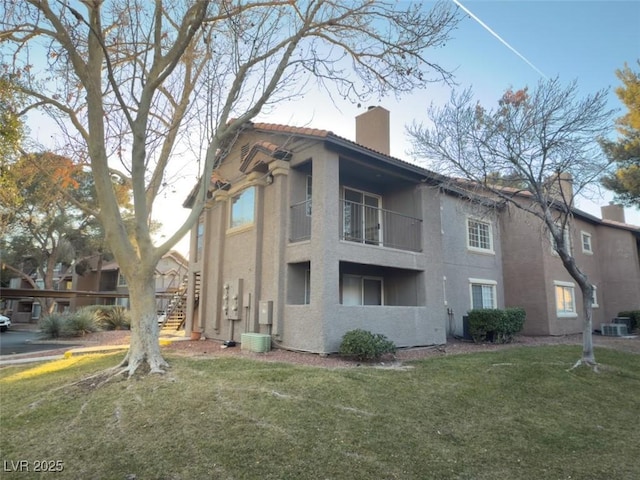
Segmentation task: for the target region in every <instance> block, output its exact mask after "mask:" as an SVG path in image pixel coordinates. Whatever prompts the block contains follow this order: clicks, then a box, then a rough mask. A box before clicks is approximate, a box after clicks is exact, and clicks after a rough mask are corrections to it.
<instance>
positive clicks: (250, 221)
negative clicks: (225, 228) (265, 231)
mask: <svg viewBox="0 0 640 480" xmlns="http://www.w3.org/2000/svg"><path fill="white" fill-rule="evenodd" d="M249 192H251V194H252V195H253V209H252V211H251V219H248V220H247V221H244V222H243V223H238V224H235V225H234V223H233V222H234V220H233V207H234V204H235V201H236V200H240V198H241V197H242V196H243V195H245V194H247V193H249ZM255 219H256V188H255V186H253V185H252V186H250V187H247V188H245V189H242V190H241V191H239V192H237V193H236V194H234V195H233V196H232V197H231V199H230V200H229V230H241V229H245V228H248V227H251V226H252V225H253V224H254V223H255Z"/></svg>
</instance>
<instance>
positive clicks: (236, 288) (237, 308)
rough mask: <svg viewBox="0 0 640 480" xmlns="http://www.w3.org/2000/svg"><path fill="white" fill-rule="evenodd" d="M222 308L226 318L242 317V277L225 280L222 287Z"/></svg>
mask: <svg viewBox="0 0 640 480" xmlns="http://www.w3.org/2000/svg"><path fill="white" fill-rule="evenodd" d="M222 289H223V291H222V310H223V313H224V316H225V318H226V319H227V320H240V319H241V318H242V279H241V278H239V279H237V280H236V281H233V282H226V283H225V284H224V285H223V287H222Z"/></svg>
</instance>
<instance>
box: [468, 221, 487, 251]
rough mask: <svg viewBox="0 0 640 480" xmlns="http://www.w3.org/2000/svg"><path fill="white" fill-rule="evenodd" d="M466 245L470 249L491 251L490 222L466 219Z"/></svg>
mask: <svg viewBox="0 0 640 480" xmlns="http://www.w3.org/2000/svg"><path fill="white" fill-rule="evenodd" d="M467 246H468V247H469V249H470V250H477V251H482V252H493V235H492V233H491V224H490V223H487V222H482V221H480V220H476V219H473V218H469V219H467Z"/></svg>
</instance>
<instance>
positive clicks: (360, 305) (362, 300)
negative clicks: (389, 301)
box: [340, 273, 384, 307]
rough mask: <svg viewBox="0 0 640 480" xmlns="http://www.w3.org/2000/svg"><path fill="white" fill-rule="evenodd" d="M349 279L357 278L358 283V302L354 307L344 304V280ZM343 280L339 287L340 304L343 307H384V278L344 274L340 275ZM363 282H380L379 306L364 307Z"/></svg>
mask: <svg viewBox="0 0 640 480" xmlns="http://www.w3.org/2000/svg"><path fill="white" fill-rule="evenodd" d="M347 277H350V278H357V279H358V280H359V281H360V292H359V293H360V301H359V303H357V304H356V305H351V304H345V303H344V290H343V288H344V279H345V278H347ZM342 278H343V282H342V283H343V285H342V286H341V290H342V291H341V292H340V293H341V297H342V304H343V305H347V306H354V307H355V306H358V307H381V306H383V305H384V278H383V277H377V276H374V275H355V274H351V273H345V274H343V275H342ZM365 280H375V281H377V282H380V304H379V305H377V304H376V305H365V303H364V294H365V291H364V282H365Z"/></svg>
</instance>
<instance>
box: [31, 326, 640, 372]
mask: <svg viewBox="0 0 640 480" xmlns="http://www.w3.org/2000/svg"><path fill="white" fill-rule="evenodd" d="M129 337H130V333H129V332H128V331H111V332H96V333H91V334H88V335H86V336H85V337H83V338H82V339H80V343H82V344H83V345H84V346H98V345H101V346H102V345H104V346H110V345H126V344H128V343H129ZM593 341H594V344H595V345H596V346H597V347H609V348H615V349H618V350H623V351H626V352H631V353H636V354H640V335H635V336H629V337H603V336H601V335H596V334H594V336H593ZM74 343H75V344H76V345H77V344H78V343H79V342H78V339H74ZM553 344H565V345H581V344H582V335H580V334H576V335H564V336H554V337H550V336H547V337H528V336H522V335H520V336H517V337H516V338H515V341H514V342H513V343H511V344H508V345H494V344H487V343H482V344H476V343H473V342H467V341H461V340H459V339H448V340H447V343H446V344H445V345H440V346H429V347H417V348H402V349H399V350H398V351H397V353H396V354H395V356H388V357H385V358H383V359H382V360H381V361H380V362H378V363H377V365H379V366H389V367H390V366H398V365H399V364H402V362H406V361H409V360H417V359H421V358H427V357H433V356H446V355H457V354H462V353H471V352H483V351H492V350H499V349H504V348H513V347H515V346H523V345H525V346H526V345H531V346H535V345H553ZM60 347H61V348H60V350H55V351H48V352H46V354H47V355H59V354H63V353H64V352H65V351H67V350H68V349H69V347H66V348H65V347H64V343H63V342H61V345H60ZM163 350H164V351H166V352H167V353H171V354H176V355H185V356H190V357H198V358H207V357H242V358H251V359H255V360H263V361H271V362H287V363H293V364H301V365H313V366H320V367H327V368H340V367H342V368H348V367H354V366H357V365H359V363H358V362H356V361H353V360H349V359H345V358H342V357H340V356H339V355H337V354H332V355H317V354H311V353H304V352H292V351H288V350H283V349H279V348H274V349H272V350H271V351H269V352H266V353H254V352H248V351H244V350H242V349H241V348H240V345H237V346H235V347H229V348H226V347H225V346H224V344H223V343H222V342H219V341H215V340H211V339H206V340H193V341H192V340H179V341H174V342H172V343H171V344H170V345H168V346H165V347H163ZM39 355H40V356H42V355H43V353H40V354H39ZM39 355H38V354H34V355H33V356H39Z"/></svg>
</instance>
